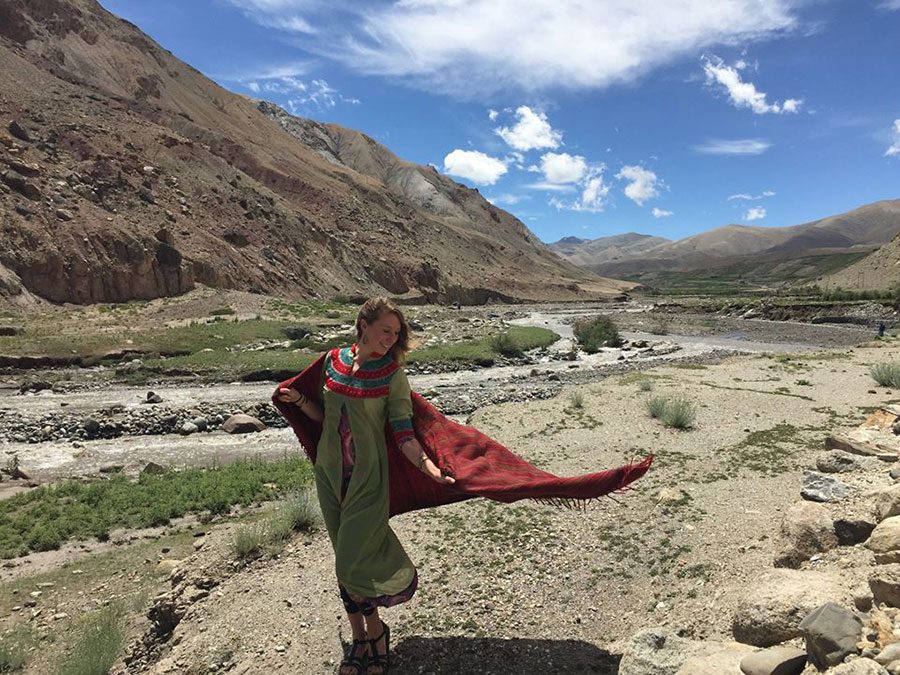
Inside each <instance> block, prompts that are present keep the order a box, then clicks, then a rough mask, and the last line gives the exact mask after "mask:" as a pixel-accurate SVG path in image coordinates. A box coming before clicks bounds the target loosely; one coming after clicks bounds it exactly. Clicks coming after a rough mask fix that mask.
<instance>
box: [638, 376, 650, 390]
mask: <svg viewBox="0 0 900 675" xmlns="http://www.w3.org/2000/svg"><path fill="white" fill-rule="evenodd" d="M638 389H640V390H641V391H650V390H651V389H653V380H651V379H650V378H649V377H645V378H644V379H642V380H641V381H639V382H638Z"/></svg>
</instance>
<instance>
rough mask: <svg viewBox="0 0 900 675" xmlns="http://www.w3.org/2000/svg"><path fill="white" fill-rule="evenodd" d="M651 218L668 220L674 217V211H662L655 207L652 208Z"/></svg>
mask: <svg viewBox="0 0 900 675" xmlns="http://www.w3.org/2000/svg"><path fill="white" fill-rule="evenodd" d="M652 213H653V217H654V218H668V217H669V216H674V215H675V212H674V211H664V210H663V209H658V208H656V207H654V208H653V211H652Z"/></svg>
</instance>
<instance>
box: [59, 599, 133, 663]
mask: <svg viewBox="0 0 900 675" xmlns="http://www.w3.org/2000/svg"><path fill="white" fill-rule="evenodd" d="M123 638H124V631H123V630H122V620H121V618H120V617H119V614H118V612H116V611H115V610H114V609H112V608H109V607H107V608H105V609H102V610H100V611H99V612H97V613H95V614H91V615H88V616H87V617H85V618H84V619H83V620H82V621H81V622H80V625H79V626H78V633H77V634H76V638H75V643H74V645H73V646H72V650H71V653H70V654H67V655H65V656H64V657H63V660H62V663H60V665H59V667H58V669H57V672H58V673H59V675H107V674H108V673H109V669H110V668H112V666H113V664H114V663H115V662H116V655H117V654H118V653H119V649H120V648H121V646H122V640H123Z"/></svg>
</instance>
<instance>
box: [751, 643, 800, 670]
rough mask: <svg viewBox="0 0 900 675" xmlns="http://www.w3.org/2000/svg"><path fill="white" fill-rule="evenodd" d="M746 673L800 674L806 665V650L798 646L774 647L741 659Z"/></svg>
mask: <svg viewBox="0 0 900 675" xmlns="http://www.w3.org/2000/svg"><path fill="white" fill-rule="evenodd" d="M740 666H741V672H742V673H743V674H744V675H800V673H802V672H803V669H804V668H805V667H806V652H805V651H803V650H802V649H797V648H796V647H772V648H771V649H764V650H762V651H758V652H754V653H753V654H748V655H747V656H745V657H744V658H743V659H741V664H740Z"/></svg>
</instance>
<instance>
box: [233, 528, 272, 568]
mask: <svg viewBox="0 0 900 675" xmlns="http://www.w3.org/2000/svg"><path fill="white" fill-rule="evenodd" d="M264 541H265V527H264V524H263V523H252V524H250V525H240V526H239V527H238V528H237V529H236V530H235V531H234V534H233V535H232V538H231V550H232V552H233V553H234V556H235V557H236V558H237V559H238V560H249V559H251V558H255V557H257V556H258V555H260V554H261V553H262V549H263V543H264Z"/></svg>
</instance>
